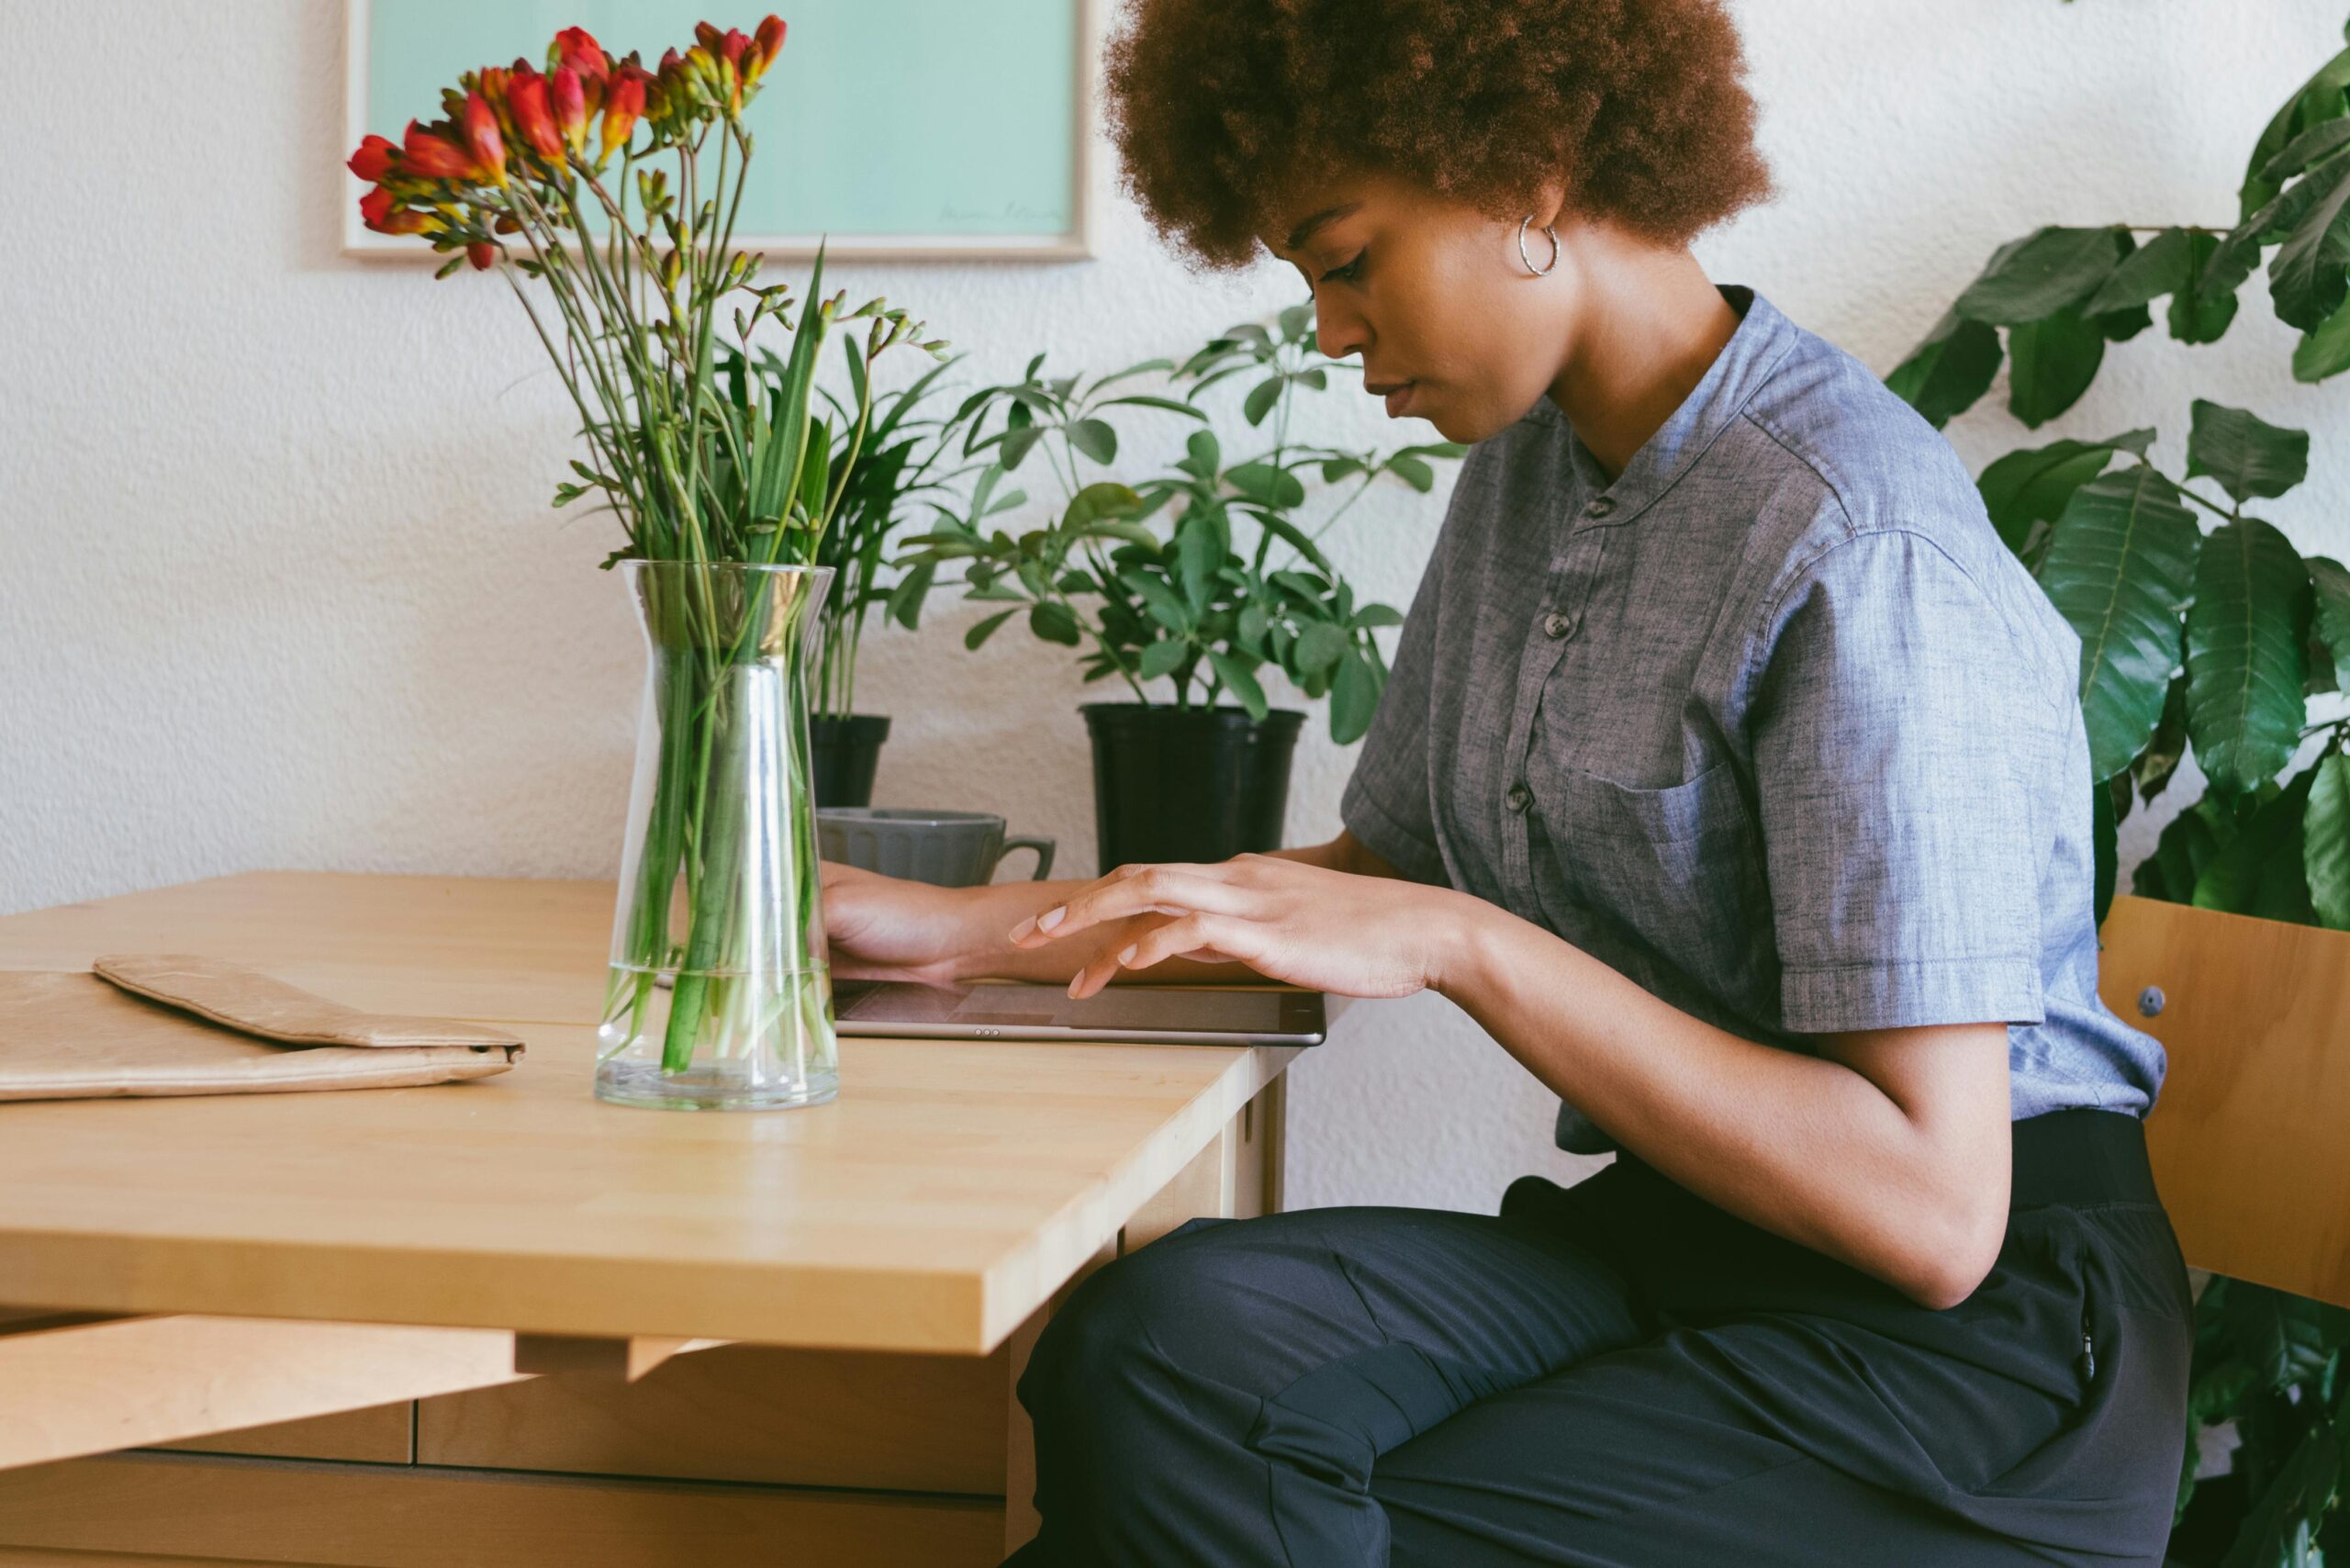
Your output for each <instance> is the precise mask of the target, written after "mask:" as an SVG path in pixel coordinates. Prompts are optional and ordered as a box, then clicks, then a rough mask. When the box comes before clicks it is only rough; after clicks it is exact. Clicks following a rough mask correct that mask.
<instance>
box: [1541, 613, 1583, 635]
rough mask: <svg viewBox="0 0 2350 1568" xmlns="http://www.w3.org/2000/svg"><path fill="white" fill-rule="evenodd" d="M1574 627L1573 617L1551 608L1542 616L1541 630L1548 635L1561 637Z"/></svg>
mask: <svg viewBox="0 0 2350 1568" xmlns="http://www.w3.org/2000/svg"><path fill="white" fill-rule="evenodd" d="M1574 629H1575V618H1574V617H1573V616H1572V615H1566V614H1562V613H1561V612H1560V611H1558V610H1552V611H1550V614H1548V615H1546V616H1544V617H1543V618H1542V630H1543V633H1545V634H1546V635H1548V636H1552V637H1563V636H1565V635H1566V634H1567V633H1570V632H1572V631H1573V630H1574Z"/></svg>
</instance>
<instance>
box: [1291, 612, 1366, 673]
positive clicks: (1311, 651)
mask: <svg viewBox="0 0 2350 1568" xmlns="http://www.w3.org/2000/svg"><path fill="white" fill-rule="evenodd" d="M1353 647H1354V639H1353V638H1351V637H1349V636H1348V635H1347V633H1346V631H1345V629H1344V628H1342V627H1339V626H1337V625H1334V624H1333V623H1331V622H1327V621H1316V622H1312V623H1311V624H1309V625H1308V626H1307V627H1306V628H1305V630H1304V631H1303V632H1301V633H1298V638H1297V655H1296V657H1295V659H1294V660H1293V661H1292V667H1293V668H1294V669H1295V670H1296V671H1297V673H1298V674H1300V675H1319V674H1321V673H1322V672H1323V671H1325V670H1327V669H1329V668H1330V667H1331V666H1334V665H1336V664H1337V662H1338V661H1339V660H1340V659H1341V658H1344V657H1345V656H1346V655H1347V654H1348V651H1349V650H1350V649H1352V648H1353Z"/></svg>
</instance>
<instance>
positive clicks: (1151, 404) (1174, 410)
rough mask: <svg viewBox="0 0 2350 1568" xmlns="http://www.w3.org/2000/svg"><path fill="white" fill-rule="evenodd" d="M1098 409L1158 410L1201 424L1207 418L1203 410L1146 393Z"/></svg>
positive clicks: (1112, 400) (1111, 401)
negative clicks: (1179, 415) (1182, 416)
mask: <svg viewBox="0 0 2350 1568" xmlns="http://www.w3.org/2000/svg"><path fill="white" fill-rule="evenodd" d="M1100 407H1102V408H1104V409H1119V408H1136V409H1163V410H1165V411H1166V412H1168V413H1170V414H1181V415H1184V416H1185V417H1187V418H1190V419H1194V420H1202V421H1203V422H1204V421H1205V420H1206V419H1207V417H1208V416H1207V413H1206V411H1205V410H1204V409H1195V408H1193V407H1192V405H1191V404H1189V403H1185V402H1180V401H1178V400H1177V399H1175V398H1154V397H1151V396H1150V395H1148V394H1147V393H1142V392H1135V393H1130V394H1129V395H1127V396H1126V397H1124V398H1110V399H1109V400H1108V401H1106V402H1104V403H1102V404H1101V405H1100ZM1102 461H1104V462H1107V461H1109V460H1108V459H1107V458H1104V459H1103V460H1102Z"/></svg>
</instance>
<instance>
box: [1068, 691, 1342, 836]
mask: <svg viewBox="0 0 2350 1568" xmlns="http://www.w3.org/2000/svg"><path fill="white" fill-rule="evenodd" d="M1078 711H1080V712H1081V713H1083V714H1084V715H1085V727H1086V729H1087V730H1088V731H1089V732H1091V734H1092V737H1093V832H1094V840H1095V843H1096V845H1097V846H1099V848H1100V850H1101V856H1102V870H1104V871H1108V870H1111V869H1113V868H1116V867H1119V866H1125V865H1130V864H1132V863H1133V862H1135V861H1138V860H1228V859H1230V858H1231V857H1233V856H1235V855H1243V854H1248V853H1252V852H1254V853H1262V852H1263V851H1265V850H1269V849H1279V848H1280V847H1281V819H1282V816H1283V814H1284V813H1285V812H1287V810H1288V807H1289V762H1290V756H1291V754H1292V752H1293V751H1294V750H1295V749H1296V746H1297V733H1298V729H1299V727H1300V726H1301V725H1302V724H1303V723H1304V722H1305V715H1304V714H1303V713H1300V712H1296V711H1292V710H1290V709H1286V708H1276V709H1275V710H1273V711H1271V712H1270V713H1268V714H1266V715H1265V716H1264V717H1263V718H1261V719H1252V718H1250V717H1249V716H1248V711H1247V710H1246V709H1241V708H1160V707H1156V706H1145V705H1144V704H1142V703H1140V702H1088V703H1085V704H1083V705H1081V706H1080V708H1079V710H1078Z"/></svg>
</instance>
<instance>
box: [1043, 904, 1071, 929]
mask: <svg viewBox="0 0 2350 1568" xmlns="http://www.w3.org/2000/svg"><path fill="white" fill-rule="evenodd" d="M1067 913H1069V906H1068V905H1067V904H1057V905H1055V906H1054V907H1053V908H1051V909H1048V910H1046V912H1045V913H1042V914H1040V915H1038V916H1037V917H1036V929H1037V930H1039V931H1050V930H1051V929H1052V928H1053V927H1054V926H1056V925H1058V924H1060V923H1061V916H1062V915H1065V914H1067Z"/></svg>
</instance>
